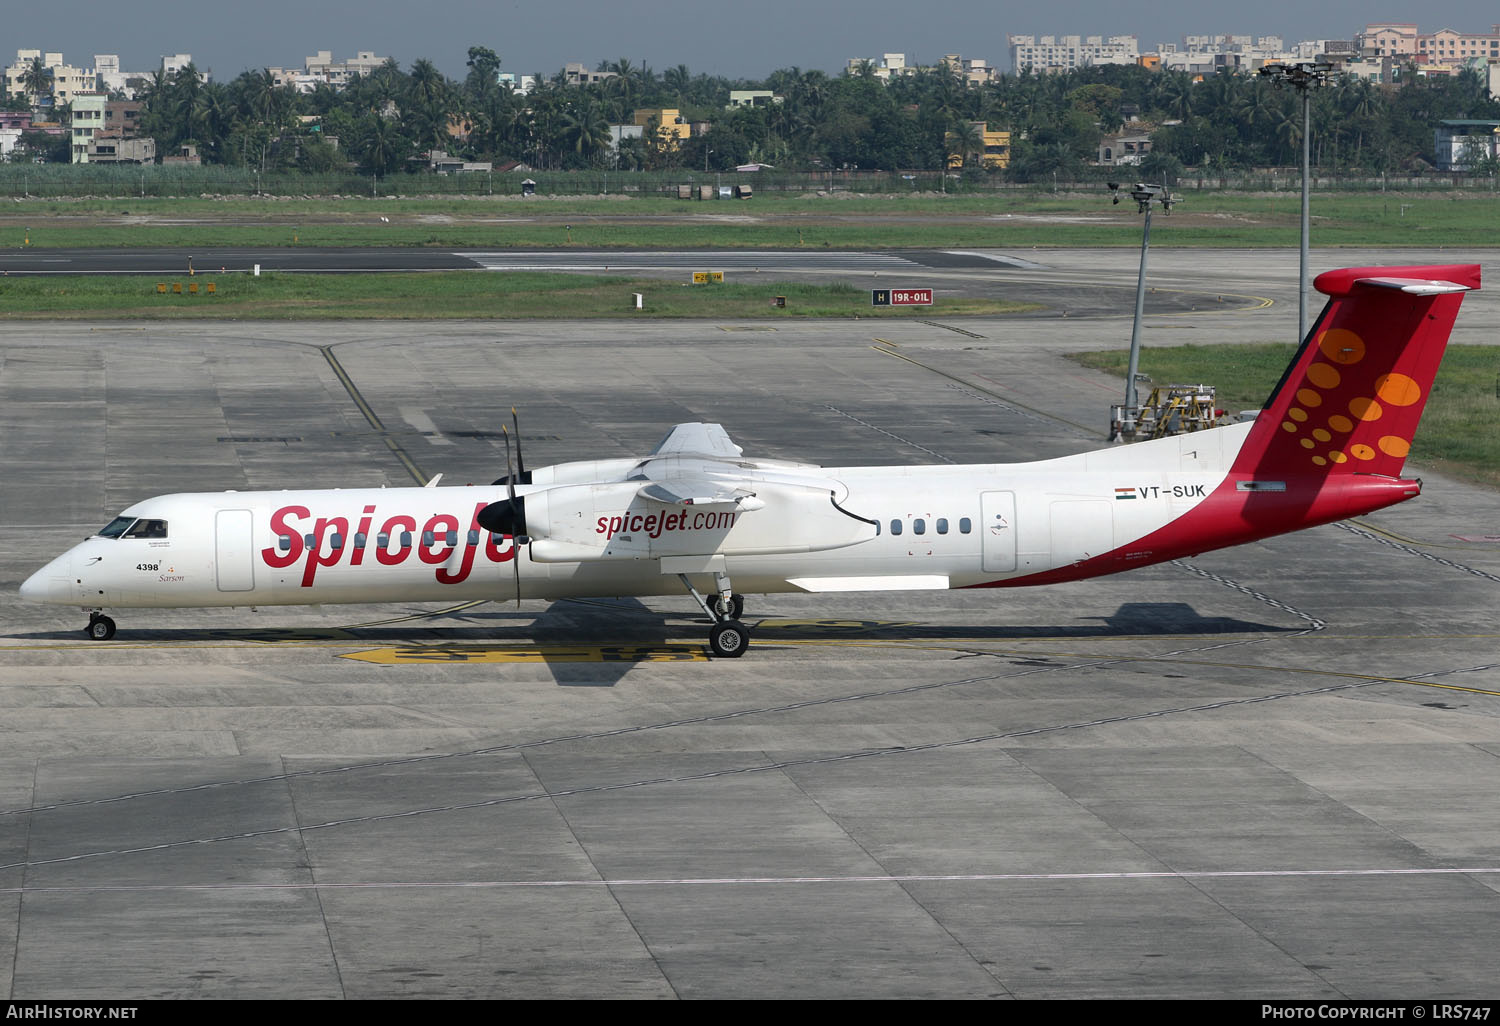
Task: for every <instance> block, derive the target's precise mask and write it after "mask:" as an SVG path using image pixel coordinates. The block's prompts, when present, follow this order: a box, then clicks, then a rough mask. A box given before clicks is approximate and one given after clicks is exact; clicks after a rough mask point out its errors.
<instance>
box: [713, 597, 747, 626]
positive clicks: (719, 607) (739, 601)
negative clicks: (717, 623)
mask: <svg viewBox="0 0 1500 1026" xmlns="http://www.w3.org/2000/svg"><path fill="white" fill-rule="evenodd" d="M714 612H715V613H717V614H718V616H719V618H720V619H721V620H738V619H739V618H740V617H742V616H744V615H745V596H743V595H741V594H739V593H738V592H736V593H734V594H733V595H731V596H729V608H728V609H727V610H726V609H725V608H724V599H723V598H722V597H720V598H718V599H716V600H715V601H714Z"/></svg>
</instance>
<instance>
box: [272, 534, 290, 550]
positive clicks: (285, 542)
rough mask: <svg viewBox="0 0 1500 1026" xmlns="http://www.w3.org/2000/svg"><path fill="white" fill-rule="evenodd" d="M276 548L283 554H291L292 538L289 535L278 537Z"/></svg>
mask: <svg viewBox="0 0 1500 1026" xmlns="http://www.w3.org/2000/svg"><path fill="white" fill-rule="evenodd" d="M276 547H277V548H279V549H280V550H281V551H282V552H291V551H292V536H291V535H289V534H283V535H278V536H277V538H276Z"/></svg>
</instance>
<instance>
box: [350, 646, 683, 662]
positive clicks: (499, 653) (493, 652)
mask: <svg viewBox="0 0 1500 1026" xmlns="http://www.w3.org/2000/svg"><path fill="white" fill-rule="evenodd" d="M339 658H341V659H357V660H359V661H360V662H365V663H379V664H382V665H386V666H394V665H397V664H403V663H427V664H431V663H676V662H706V661H707V660H708V649H707V648H705V647H704V646H703V645H701V644H698V645H402V646H398V647H395V648H376V649H370V650H369V651H366V652H346V653H344V654H343V655H341V656H340V657H339Z"/></svg>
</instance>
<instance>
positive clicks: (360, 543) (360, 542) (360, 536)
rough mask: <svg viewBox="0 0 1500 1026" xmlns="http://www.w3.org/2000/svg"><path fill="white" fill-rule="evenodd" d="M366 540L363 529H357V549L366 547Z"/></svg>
mask: <svg viewBox="0 0 1500 1026" xmlns="http://www.w3.org/2000/svg"><path fill="white" fill-rule="evenodd" d="M365 541H366V539H365V533H364V532H363V531H355V532H354V547H355V548H356V549H362V548H364V547H365Z"/></svg>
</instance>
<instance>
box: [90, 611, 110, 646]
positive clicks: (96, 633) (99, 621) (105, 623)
mask: <svg viewBox="0 0 1500 1026" xmlns="http://www.w3.org/2000/svg"><path fill="white" fill-rule="evenodd" d="M88 636H89V637H90V638H92V639H93V640H95V641H108V640H109V639H110V638H112V637H114V636H115V622H114V621H113V620H111V619H110V618H109V617H107V616H93V617H90V618H89V626H88Z"/></svg>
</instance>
